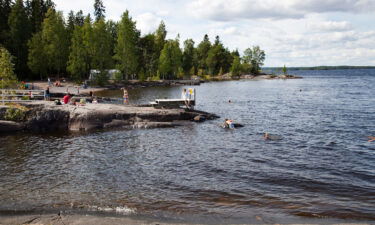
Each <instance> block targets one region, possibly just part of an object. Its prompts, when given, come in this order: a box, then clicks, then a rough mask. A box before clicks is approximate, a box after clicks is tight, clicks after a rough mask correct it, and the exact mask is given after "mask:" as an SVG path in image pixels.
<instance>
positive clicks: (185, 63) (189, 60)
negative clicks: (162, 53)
mask: <svg viewBox="0 0 375 225" xmlns="http://www.w3.org/2000/svg"><path fill="white" fill-rule="evenodd" d="M195 54H196V53H195V48H194V41H193V40H192V39H187V40H186V41H184V53H183V55H182V68H183V70H184V73H185V75H192V74H191V73H190V69H191V68H192V67H193V66H194V64H195V63H194V59H195V58H196V57H195Z"/></svg>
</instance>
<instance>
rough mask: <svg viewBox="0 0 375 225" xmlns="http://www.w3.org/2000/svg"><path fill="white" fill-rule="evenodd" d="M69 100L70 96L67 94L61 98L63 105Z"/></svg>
mask: <svg viewBox="0 0 375 225" xmlns="http://www.w3.org/2000/svg"><path fill="white" fill-rule="evenodd" d="M70 98H71V96H70V94H69V93H67V94H66V95H65V96H64V97H63V103H64V104H68V103H69V101H70Z"/></svg>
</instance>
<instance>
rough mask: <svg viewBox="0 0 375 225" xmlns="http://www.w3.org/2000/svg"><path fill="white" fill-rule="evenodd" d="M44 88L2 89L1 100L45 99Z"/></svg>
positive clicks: (0, 90)
mask: <svg viewBox="0 0 375 225" xmlns="http://www.w3.org/2000/svg"><path fill="white" fill-rule="evenodd" d="M44 92H45V91H44V90H21V89H0V98H1V100H0V102H2V104H3V105H4V104H5V103H6V102H31V101H37V100H43V99H44Z"/></svg>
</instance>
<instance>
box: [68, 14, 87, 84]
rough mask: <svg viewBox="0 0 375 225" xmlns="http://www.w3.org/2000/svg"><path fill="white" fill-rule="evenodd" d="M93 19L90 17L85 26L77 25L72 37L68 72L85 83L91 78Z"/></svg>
mask: <svg viewBox="0 0 375 225" xmlns="http://www.w3.org/2000/svg"><path fill="white" fill-rule="evenodd" d="M92 33H93V32H92V26H91V19H90V17H89V16H88V17H87V18H86V19H85V22H84V25H83V26H79V25H75V27H74V31H73V35H72V45H71V48H70V54H69V61H68V66H67V71H68V72H69V73H70V74H71V75H72V78H73V79H74V80H76V81H83V80H84V79H86V78H87V77H88V76H89V73H90V69H91V61H92V56H91V53H90V44H91V42H92V41H91V39H90V38H91V37H92V36H93V35H92Z"/></svg>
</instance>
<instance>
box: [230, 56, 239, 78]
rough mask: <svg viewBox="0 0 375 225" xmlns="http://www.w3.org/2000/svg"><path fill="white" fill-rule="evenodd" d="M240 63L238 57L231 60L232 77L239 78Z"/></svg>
mask: <svg viewBox="0 0 375 225" xmlns="http://www.w3.org/2000/svg"><path fill="white" fill-rule="evenodd" d="M241 69H242V68H241V61H240V57H238V56H235V57H234V59H233V63H232V67H231V69H230V71H231V73H232V76H239V75H241Z"/></svg>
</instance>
